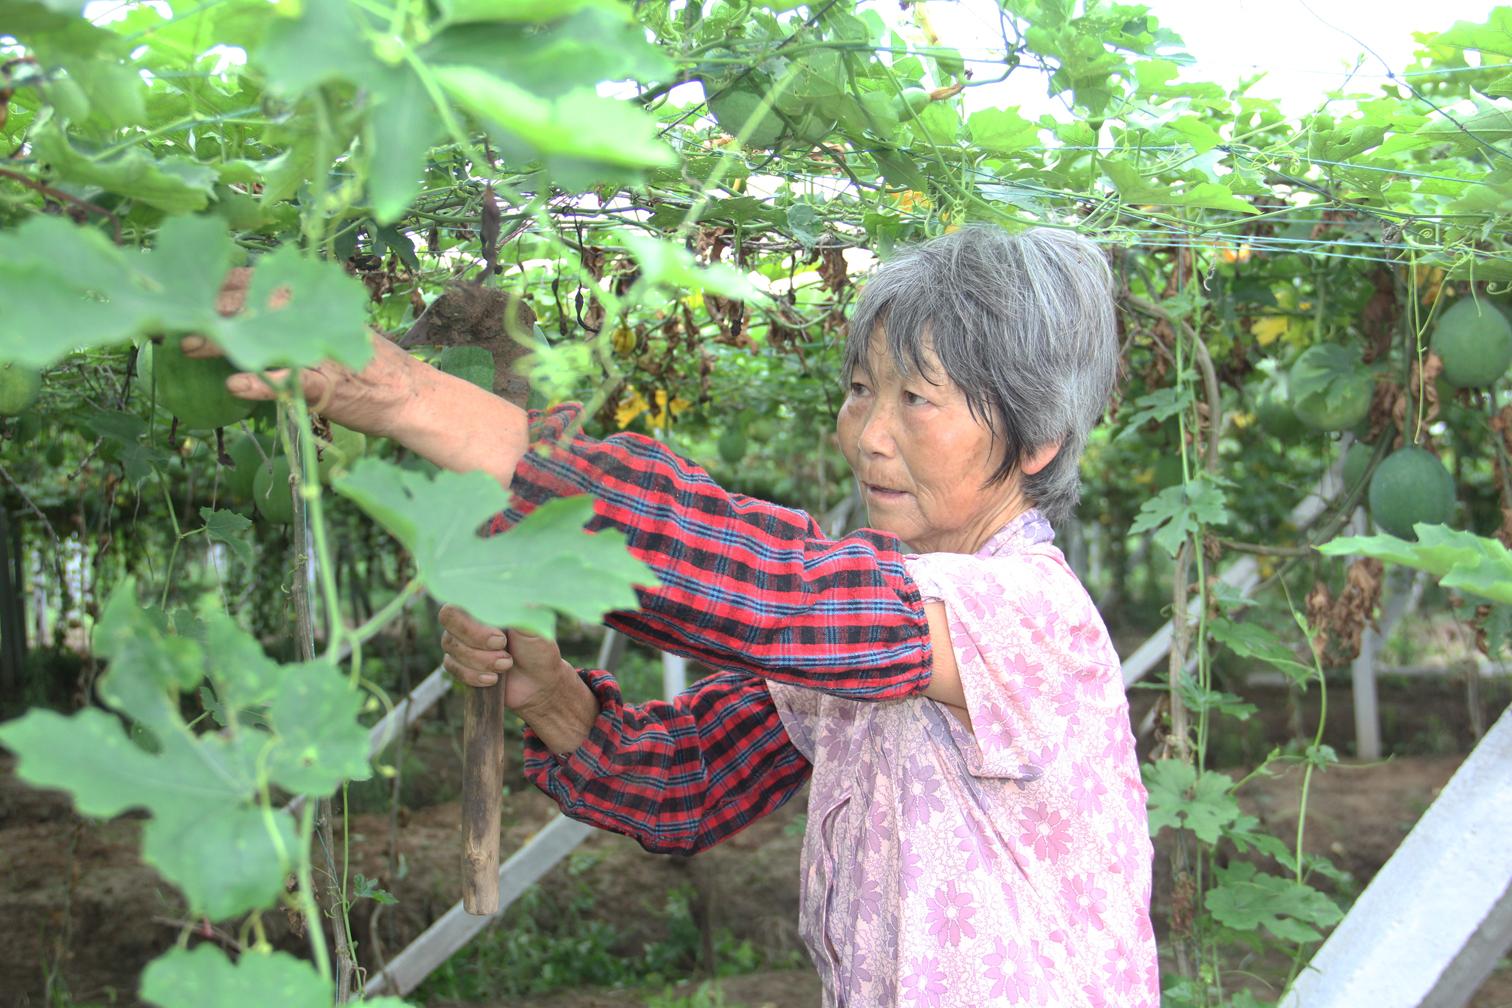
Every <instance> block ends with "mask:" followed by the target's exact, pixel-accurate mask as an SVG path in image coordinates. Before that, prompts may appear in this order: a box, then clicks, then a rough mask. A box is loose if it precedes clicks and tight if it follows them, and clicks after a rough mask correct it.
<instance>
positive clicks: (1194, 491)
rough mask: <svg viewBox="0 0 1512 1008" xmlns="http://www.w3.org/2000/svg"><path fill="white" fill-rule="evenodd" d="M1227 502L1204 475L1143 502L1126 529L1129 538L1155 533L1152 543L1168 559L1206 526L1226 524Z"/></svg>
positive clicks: (1212, 481)
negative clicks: (1153, 542) (1134, 535)
mask: <svg viewBox="0 0 1512 1008" xmlns="http://www.w3.org/2000/svg"><path fill="white" fill-rule="evenodd" d="M1228 519H1229V513H1228V506H1227V500H1226V497H1225V495H1224V492H1223V490H1222V488H1221V487H1219V486H1218V485H1217V483H1216V482H1215V481H1214V480H1213V478H1212V477H1210V476H1208V475H1206V474H1199V475H1198V477H1197V478H1196V479H1195V480H1193V481H1192V482H1190V483H1186V484H1181V483H1178V484H1176V485H1175V486H1169V487H1166V488H1165V489H1164V490H1162V491H1160V493H1158V494H1156V495H1155V496H1154V497H1151V498H1150V499H1149V500H1147V501H1145V502H1144V504H1143V505H1142V506H1141V507H1140V509H1139V514H1137V515H1135V516H1134V523H1133V524H1132V525H1130V526H1129V532H1130V534H1131V535H1132V534H1138V533H1140V532H1149V531H1151V530H1153V531H1154V534H1155V535H1154V537H1155V543H1156V545H1158V546H1160V548H1161V549H1163V550H1165V551H1166V552H1167V553H1169V554H1170V555H1171V556H1175V555H1176V551H1177V550H1179V549H1180V548H1181V544H1182V542H1183V541H1185V539H1186V537H1187V536H1189V535H1190V534H1192V533H1193V532H1195V531H1196V530H1197V529H1199V528H1201V527H1203V526H1208V525H1220V524H1222V523H1223V522H1226V521H1228Z"/></svg>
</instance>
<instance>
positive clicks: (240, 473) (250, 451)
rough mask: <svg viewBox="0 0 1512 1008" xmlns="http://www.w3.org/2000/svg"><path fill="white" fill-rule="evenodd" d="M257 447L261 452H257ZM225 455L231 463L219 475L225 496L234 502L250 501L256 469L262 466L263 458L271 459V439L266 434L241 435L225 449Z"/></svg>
mask: <svg viewBox="0 0 1512 1008" xmlns="http://www.w3.org/2000/svg"><path fill="white" fill-rule="evenodd" d="M259 446H261V448H262V450H261V451H258V447H259ZM226 454H228V455H230V456H231V461H232V463H233V465H232V466H230V467H228V468H227V469H226V470H225V471H224V472H223V473H221V479H222V480H224V481H225V488H226V496H227V497H231V498H235V499H236V500H251V499H252V494H253V488H252V484H253V481H255V480H256V478H257V470H258V468H259V467H260V466H261V465H262V464H263V457H264V456H267V457H268V458H272V457H273V439H272V438H271V437H269V436H268V435H266V434H242V435H240V436H239V437H237V438H236V440H235V441H233V442H232V443H231V447H230V448H228V449H226Z"/></svg>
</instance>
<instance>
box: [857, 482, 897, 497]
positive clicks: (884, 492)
mask: <svg viewBox="0 0 1512 1008" xmlns="http://www.w3.org/2000/svg"><path fill="white" fill-rule="evenodd" d="M862 485H863V486H864V487H866V493H867V495H868V496H870V497H875V498H876V499H877V500H881V501H892V500H899V499H901V498H903V497H907V496H908V494H906V493H904V492H903V491H902V490H889V489H888V488H887V487H881V486H877V485H876V484H875V483H863V484H862Z"/></svg>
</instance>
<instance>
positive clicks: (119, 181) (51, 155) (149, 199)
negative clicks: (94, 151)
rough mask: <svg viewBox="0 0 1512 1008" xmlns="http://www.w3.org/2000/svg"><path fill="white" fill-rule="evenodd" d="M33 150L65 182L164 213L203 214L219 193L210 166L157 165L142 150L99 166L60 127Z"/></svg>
mask: <svg viewBox="0 0 1512 1008" xmlns="http://www.w3.org/2000/svg"><path fill="white" fill-rule="evenodd" d="M31 144H32V156H33V157H35V158H36V159H37V160H38V161H41V162H45V163H46V164H49V165H51V166H52V169H53V171H55V172H56V173H57V174H58V176H59V177H60V178H62V179H65V180H67V181H68V182H70V183H73V184H75V185H82V186H99V187H100V188H101V189H104V190H106V191H107V192H113V193H117V194H118V195H121V196H125V197H128V198H130V199H133V200H136V201H138V202H140V203H145V204H146V205H148V206H150V207H153V208H154V209H157V210H161V211H163V212H164V213H186V212H188V211H191V210H203V209H204V208H205V207H206V206H207V205H209V203H210V194H211V192H212V191H213V189H214V187H215V182H216V172H215V169H214V168H211V167H209V166H208V165H202V164H199V163H198V162H196V161H193V160H191V159H189V158H185V157H166V158H162V159H155V158H153V157H152V156H151V155H150V154H148V153H147V152H146V151H144V150H142V149H141V148H140V147H130V148H128V149H127V150H126V151H125V152H124V153H122V154H119V155H116V156H115V157H112V158H109V159H106V160H95V159H92V158H89V157H87V156H85V155H83V154H81V153H79V152H78V151H77V150H75V149H74V147H73V145H72V144H70V143H69V142H68V139H67V138H66V137H64V136H63V134H62V132H61V131H60V130H59V129H58V128H57V127H55V126H49V127H44V128H41V129H38V130H37V131H36V132H35V133H33V134H32V136H31Z"/></svg>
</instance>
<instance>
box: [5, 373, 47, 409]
mask: <svg viewBox="0 0 1512 1008" xmlns="http://www.w3.org/2000/svg"><path fill="white" fill-rule="evenodd" d="M41 391H42V375H41V373H40V372H38V371H34V370H32V369H31V368H29V367H24V366H23V365H20V364H0V416H15V415H17V414H18V413H20V412H21V411H22V410H24V409H26V407H28V406H30V405H31V404H32V403H34V402H36V401H37V396H38V394H39V393H41Z"/></svg>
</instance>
